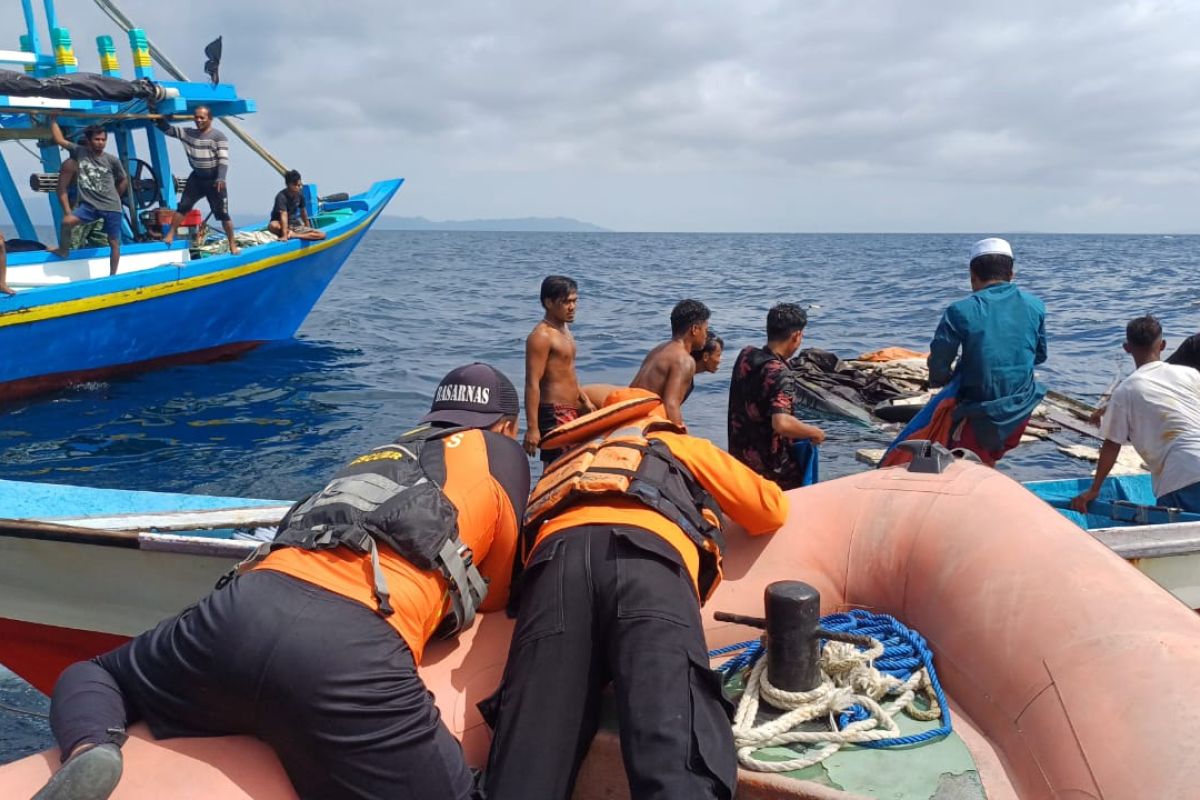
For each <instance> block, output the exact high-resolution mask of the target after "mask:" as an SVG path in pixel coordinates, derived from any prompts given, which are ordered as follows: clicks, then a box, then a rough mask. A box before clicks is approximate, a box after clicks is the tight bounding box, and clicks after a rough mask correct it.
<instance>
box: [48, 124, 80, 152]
mask: <svg viewBox="0 0 1200 800" xmlns="http://www.w3.org/2000/svg"><path fill="white" fill-rule="evenodd" d="M50 135H51V136H52V137H54V143H55V144H56V145H58V146H59V147H61V148H63V149H64V150H68V151H73V150H74V149H75V148H76V146H77V145H76V144H75V143H74V142H72V141H70V140H68V139H67V137H65V136H63V132H62V128H60V127H58V117H54V116H52V117H50Z"/></svg>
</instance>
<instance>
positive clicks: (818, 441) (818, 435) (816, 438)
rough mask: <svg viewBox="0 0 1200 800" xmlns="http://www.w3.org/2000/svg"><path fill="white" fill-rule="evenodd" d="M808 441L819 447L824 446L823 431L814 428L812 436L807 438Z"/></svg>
mask: <svg viewBox="0 0 1200 800" xmlns="http://www.w3.org/2000/svg"><path fill="white" fill-rule="evenodd" d="M808 440H809V441H810V442H812V443H813V444H815V445H817V446H818V447H820V446H821V445H823V444H825V431H823V430H821V429H820V428H817V427H815V426H814V427H813V432H812V435H811V436H809V437H808Z"/></svg>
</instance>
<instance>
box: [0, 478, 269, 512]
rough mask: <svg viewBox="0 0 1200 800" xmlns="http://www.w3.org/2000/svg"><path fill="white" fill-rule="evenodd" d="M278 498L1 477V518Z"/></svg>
mask: <svg viewBox="0 0 1200 800" xmlns="http://www.w3.org/2000/svg"><path fill="white" fill-rule="evenodd" d="M282 504H283V503H282V502H281V501H279V500H259V499H251V498H243V497H214V496H209V495H201V494H175V493H170V492H143V491H132V490H126V489H93V488H91V487H87V486H62V485H57V484H52V483H33V482H30V481H3V480H0V518H6V519H43V520H52V519H55V518H62V517H95V516H105V517H106V516H117V515H120V514H148V513H151V512H160V511H162V512H165V511H209V510H212V509H220V508H248V507H250V506H272V505H282Z"/></svg>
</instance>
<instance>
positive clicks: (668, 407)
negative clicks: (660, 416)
mask: <svg viewBox="0 0 1200 800" xmlns="http://www.w3.org/2000/svg"><path fill="white" fill-rule="evenodd" d="M695 375H696V360H695V359H694V358H692V357H691V356H690V355H688V356H686V358H682V359H677V360H675V361H674V362H672V363H671V365H670V366H669V367H668V368H667V377H666V379H665V380H664V381H663V393H662V401H663V410H665V411H666V412H667V419H669V420H671V422H674V423H675V424H676V425H679V426H680V427H684V421H683V398H684V397H685V396H686V395H687V388H688V384H689V383H691V381H692V378H693V377H695Z"/></svg>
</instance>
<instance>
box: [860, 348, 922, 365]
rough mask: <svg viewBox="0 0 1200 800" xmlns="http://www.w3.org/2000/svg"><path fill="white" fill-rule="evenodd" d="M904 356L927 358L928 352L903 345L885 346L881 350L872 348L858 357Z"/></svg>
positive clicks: (885, 358)
mask: <svg viewBox="0 0 1200 800" xmlns="http://www.w3.org/2000/svg"><path fill="white" fill-rule="evenodd" d="M906 358H929V353H918V352H917V351H916V350H909V349H907V348H904V347H885V348H883V349H882V350H872V351H871V352H869V353H863V354H862V355H861V356H859V357H858V360H859V361H878V362H884V361H900V360H902V359H906Z"/></svg>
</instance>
